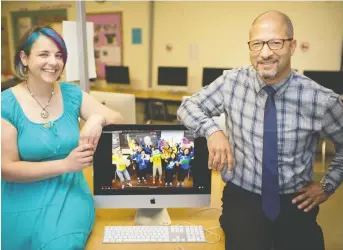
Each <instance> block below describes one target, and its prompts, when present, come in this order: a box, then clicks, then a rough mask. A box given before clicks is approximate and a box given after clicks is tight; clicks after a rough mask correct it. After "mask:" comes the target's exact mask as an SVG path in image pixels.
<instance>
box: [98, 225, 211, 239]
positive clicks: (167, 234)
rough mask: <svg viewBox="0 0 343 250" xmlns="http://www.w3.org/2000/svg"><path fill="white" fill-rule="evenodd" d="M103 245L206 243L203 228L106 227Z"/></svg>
mask: <svg viewBox="0 0 343 250" xmlns="http://www.w3.org/2000/svg"><path fill="white" fill-rule="evenodd" d="M102 242H103V243H151V242H155V243H170V242H172V243H176V242H180V243H189V242H206V239H205V234H204V229H203V227H202V226H198V225H197V226H183V225H181V226H106V227H105V233H104V238H103V241H102Z"/></svg>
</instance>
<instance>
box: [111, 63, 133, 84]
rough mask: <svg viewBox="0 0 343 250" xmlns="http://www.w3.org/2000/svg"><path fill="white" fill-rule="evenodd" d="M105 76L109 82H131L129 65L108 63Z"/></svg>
mask: <svg viewBox="0 0 343 250" xmlns="http://www.w3.org/2000/svg"><path fill="white" fill-rule="evenodd" d="M105 78H106V82H107V83H117V84H130V73H129V67H126V66H108V65H106V66H105Z"/></svg>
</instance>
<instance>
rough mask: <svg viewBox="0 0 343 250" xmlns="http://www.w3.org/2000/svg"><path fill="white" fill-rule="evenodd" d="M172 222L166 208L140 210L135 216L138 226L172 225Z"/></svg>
mask: <svg viewBox="0 0 343 250" xmlns="http://www.w3.org/2000/svg"><path fill="white" fill-rule="evenodd" d="M170 224H171V220H170V217H169V213H168V211H167V209H166V208H139V209H137V212H136V216H135V225H136V226H164V225H170Z"/></svg>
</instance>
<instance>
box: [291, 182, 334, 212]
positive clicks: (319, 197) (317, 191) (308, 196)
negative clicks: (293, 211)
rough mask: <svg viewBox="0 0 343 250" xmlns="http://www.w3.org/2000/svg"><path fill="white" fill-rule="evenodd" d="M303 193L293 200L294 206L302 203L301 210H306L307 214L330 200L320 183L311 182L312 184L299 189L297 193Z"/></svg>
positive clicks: (299, 206)
mask: <svg viewBox="0 0 343 250" xmlns="http://www.w3.org/2000/svg"><path fill="white" fill-rule="evenodd" d="M297 192H298V193H301V194H300V195H298V196H297V197H295V198H294V199H293V200H292V203H293V204H296V203H298V202H301V204H299V205H298V208H299V209H304V211H305V212H309V211H311V210H312V209H313V208H314V207H315V206H318V205H319V204H321V203H323V202H325V201H326V200H327V199H328V198H329V194H327V193H325V192H324V191H323V190H322V186H321V185H320V183H319V182H314V181H313V182H311V184H309V185H307V186H305V187H303V188H301V189H299V190H298V191H297Z"/></svg>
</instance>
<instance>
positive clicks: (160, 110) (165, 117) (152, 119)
mask: <svg viewBox="0 0 343 250" xmlns="http://www.w3.org/2000/svg"><path fill="white" fill-rule="evenodd" d="M147 109H148V110H146V114H147V117H146V119H147V124H152V123H154V124H159V123H160V124H161V123H162V124H166V123H167V124H168V123H176V122H178V121H177V117H176V115H173V114H169V112H168V107H167V104H166V103H165V102H163V101H160V100H149V101H148V105H147Z"/></svg>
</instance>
